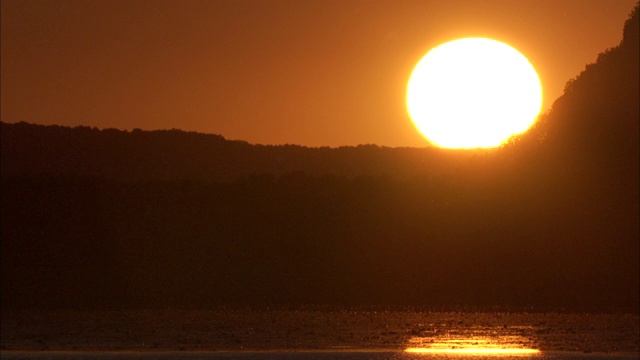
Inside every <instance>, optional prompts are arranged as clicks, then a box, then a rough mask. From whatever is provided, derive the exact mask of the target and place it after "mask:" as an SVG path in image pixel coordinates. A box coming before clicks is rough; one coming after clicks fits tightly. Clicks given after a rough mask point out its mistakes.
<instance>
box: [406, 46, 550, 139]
mask: <svg viewBox="0 0 640 360" xmlns="http://www.w3.org/2000/svg"><path fill="white" fill-rule="evenodd" d="M541 105H542V87H541V85H540V79H539V78H538V74H537V73H536V70H535V69H534V68H533V66H532V65H531V63H530V62H529V60H527V58H526V57H525V56H524V55H522V54H521V53H520V52H518V51H517V50H516V49H514V48H512V47H511V46H509V45H507V44H505V43H502V42H499V41H496V40H492V39H486V38H465V39H458V40H454V41H450V42H447V43H444V44H442V45H439V46H437V47H435V48H433V49H432V50H431V51H429V52H428V53H427V54H426V55H425V56H424V57H423V58H422V59H421V60H420V61H419V62H418V64H417V65H416V67H415V68H414V69H413V72H412V74H411V78H410V79H409V84H408V85H407V110H408V112H409V115H410V116H411V119H412V120H413V123H414V124H415V126H416V127H417V128H418V130H419V131H420V132H421V133H422V135H423V136H424V137H425V138H426V139H427V140H429V141H430V142H431V143H433V144H434V145H436V146H438V147H444V148H458V149H472V148H491V147H497V146H500V145H501V144H503V143H505V142H506V141H507V140H508V139H509V138H510V137H512V136H513V135H516V134H520V133H523V132H525V131H526V130H527V129H529V127H531V125H532V124H533V123H534V122H535V120H536V118H537V116H538V114H539V113H540V107H541Z"/></svg>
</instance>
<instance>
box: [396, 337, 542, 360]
mask: <svg viewBox="0 0 640 360" xmlns="http://www.w3.org/2000/svg"><path fill="white" fill-rule="evenodd" d="M528 342H530V341H529V340H528V339H526V338H523V337H521V336H516V335H509V336H500V335H493V336H468V337H460V336H456V335H449V334H447V335H442V336H438V337H413V338H411V339H410V340H409V343H408V347H407V348H406V349H405V352H409V353H418V354H442V355H445V354H451V355H492V356H498V355H509V356H514V355H535V354H539V353H540V350H538V349H534V348H530V347H527V346H526V344H527V343H528Z"/></svg>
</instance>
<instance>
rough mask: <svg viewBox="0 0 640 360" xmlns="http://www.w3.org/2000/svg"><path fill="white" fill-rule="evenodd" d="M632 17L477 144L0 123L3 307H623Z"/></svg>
mask: <svg viewBox="0 0 640 360" xmlns="http://www.w3.org/2000/svg"><path fill="white" fill-rule="evenodd" d="M638 28H639V26H638V7H637V6H636V8H635V9H634V11H633V12H632V14H631V16H630V18H629V20H628V21H627V22H626V23H625V27H624V31H623V40H622V41H621V43H620V45H619V46H617V47H615V48H612V49H609V50H607V51H605V52H603V53H602V54H601V55H600V56H599V57H598V60H597V61H596V62H595V63H594V64H590V65H587V66H586V68H585V70H584V71H583V72H582V73H581V74H580V75H578V76H577V77H576V78H575V79H573V80H571V81H569V82H568V83H567V88H566V91H565V94H564V95H563V96H562V97H560V98H559V99H558V100H557V101H556V102H555V103H554V105H553V108H552V110H551V111H550V112H549V113H548V114H545V115H543V116H541V118H540V120H539V121H538V123H537V124H536V126H535V127H534V128H533V129H531V130H530V131H529V132H527V133H526V134H524V135H523V136H521V137H520V138H519V139H514V141H513V142H512V143H510V144H508V145H506V146H504V147H503V148H501V149H497V150H492V151H444V150H437V149H432V148H425V149H411V148H385V147H379V146H375V145H363V146H358V147H343V148H306V147H302V146H295V145H284V146H263V145H253V144H248V143H246V142H242V141H230V140H226V139H224V138H223V137H221V136H218V135H204V134H197V133H187V132H182V131H179V130H166V131H141V130H135V131H130V132H129V131H120V130H115V129H108V130H98V129H93V128H87V127H77V128H65V127H60V126H40V125H33V124H28V123H17V124H9V123H2V125H1V126H2V127H1V129H0V136H1V143H0V145H1V150H2V153H1V162H0V166H1V170H2V184H1V186H2V188H1V190H2V192H1V202H2V204H1V206H2V208H1V216H2V229H1V230H2V234H1V241H2V249H1V250H2V254H1V256H2V264H1V266H2V282H1V286H2V289H1V290H2V291H1V296H2V306H3V307H4V306H9V307H88V308H94V307H116V308H119V307H168V306H171V307H205V308H206V307H211V306H219V305H226V306H229V305H257V306H266V305H274V304H277V305H300V304H334V305H411V306H425V307H438V306H453V305H461V306H514V307H520V308H523V307H526V308H533V309H541V310H548V309H568V310H606V311H634V312H637V311H638V305H639V301H640V300H639V295H638V292H639V290H640V288H639V283H640V281H639V277H640V276H639V272H638V268H639V266H640V262H639V257H640V255H639V253H640V251H639V246H638V244H639V240H640V239H639V224H638V218H639V213H638V206H639V191H638V182H639V181H638V180H639V179H638V173H639V167H638V153H639V152H640V146H639V144H638V139H639V138H640V133H639V131H638V124H639V123H640V120H639V115H638V109H639V105H638V99H639V96H638V88H639V81H638V79H639V76H638V63H639V61H638V31H639V30H638Z"/></svg>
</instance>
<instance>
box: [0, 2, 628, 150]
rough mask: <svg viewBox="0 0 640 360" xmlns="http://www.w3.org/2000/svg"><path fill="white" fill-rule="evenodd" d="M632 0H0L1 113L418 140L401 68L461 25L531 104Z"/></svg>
mask: <svg viewBox="0 0 640 360" xmlns="http://www.w3.org/2000/svg"><path fill="white" fill-rule="evenodd" d="M635 3H636V0H500V1H497V0H473V1H472V0H469V1H455V0H439V1H435V0H434V1H429V0H412V1H409V0H368V1H365V0H304V1H302V0H264V1H263V0H237V1H231V0H175V1H169V0H91V1H86V0H64V1H60V0H46V1H45V0H28V1H26V0H25V1H19V0H3V1H2V2H1V4H2V5H1V6H2V8H1V15H2V23H1V26H2V29H1V30H2V31H1V36H2V52H1V66H2V74H1V75H2V76H1V81H2V83H1V84H2V89H1V90H2V91H1V98H2V99H1V100H2V103H1V107H0V109H1V117H2V121H5V122H18V121H27V122H31V123H38V124H59V125H69V126H76V125H86V126H96V127H99V128H110V127H114V128H118V129H132V128H141V129H145V130H153V129H170V128H177V129H183V130H190V131H198V132H206V133H216V134H220V135H223V136H224V137H226V138H228V139H240V140H246V141H249V142H251V143H260V144H285V143H289V144H300V145H306V146H341V145H357V144H378V145H384V146H394V147H395V146H417V147H423V146H427V145H428V143H427V142H426V141H425V140H424V139H423V138H422V137H421V136H420V135H419V133H418V132H417V130H415V128H414V126H413V124H412V123H411V121H410V119H409V117H408V115H407V112H406V109H405V90H406V85H407V81H408V78H409V75H410V74H411V70H412V69H413V66H414V65H415V64H416V63H417V61H418V60H420V58H421V57H422V56H423V55H424V54H425V53H426V52H427V51H428V50H429V49H430V48H432V47H434V46H436V45H438V44H440V43H442V42H444V41H448V40H452V39H455V38H458V37H470V36H486V37H492V38H494V39H497V40H500V41H504V42H507V43H509V44H510V45H512V46H513V47H515V48H516V49H518V50H520V51H521V52H522V53H523V54H524V55H525V56H527V57H528V58H529V60H530V61H531V63H532V64H533V65H534V66H535V67H536V69H537V70H538V73H539V75H540V78H541V81H542V85H543V90H544V92H545V93H544V103H543V109H544V110H543V111H545V110H547V109H548V108H549V107H550V106H551V104H552V103H553V100H555V99H556V98H557V97H558V96H559V95H560V94H561V92H562V89H563V87H564V84H565V83H566V81H567V80H569V79H570V78H572V77H575V76H576V75H577V74H579V73H580V72H581V71H582V70H583V69H584V66H585V65H586V64H587V63H591V62H594V61H595V59H596V57H597V55H598V53H600V52H602V51H603V50H605V49H606V48H609V47H612V46H615V45H617V44H618V43H619V42H620V40H621V38H622V26H623V24H624V21H625V20H626V19H627V17H628V14H629V13H630V11H631V10H632V8H633V6H634V4H635Z"/></svg>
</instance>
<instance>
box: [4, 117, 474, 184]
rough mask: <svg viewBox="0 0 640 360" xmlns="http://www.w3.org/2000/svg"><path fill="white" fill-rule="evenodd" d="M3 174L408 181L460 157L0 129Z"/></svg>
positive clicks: (166, 133)
mask: <svg viewBox="0 0 640 360" xmlns="http://www.w3.org/2000/svg"><path fill="white" fill-rule="evenodd" d="M0 135H1V137H2V138H1V140H2V141H1V143H0V144H1V146H2V158H1V160H2V161H1V163H0V166H1V170H2V174H3V176H20V175H37V174H51V175H62V174H75V175H82V176H90V177H102V178H107V179H114V180H123V181H158V180H179V179H191V180H204V181H232V180H236V179H238V178H240V177H243V176H248V175H255V174H271V175H275V176H280V175H282V174H286V173H291V172H297V171H299V172H304V173H306V174H308V175H323V174H332V175H336V176H347V177H355V176H392V177H399V178H402V177H411V176H415V175H418V174H425V173H428V174H432V173H434V171H436V170H435V169H438V170H437V171H453V170H454V169H455V168H456V167H458V166H459V165H460V164H461V163H463V162H464V161H465V159H464V158H463V157H461V156H453V155H455V152H452V151H441V150H435V149H413V148H383V147H379V146H376V145H360V146H357V147H349V146H346V147H340V148H307V147H303V146H297V145H281V146H265V145H252V144H249V143H246V142H243V141H232V140H226V139H224V138H223V137H222V136H219V135H205V134H199V133H194V132H183V131H180V130H160V131H141V130H134V131H131V132H128V131H120V130H115V129H107V130H98V129H96V128H89V127H82V126H81V127H76V128H69V127H61V126H42V125H33V124H28V123H17V124H8V123H1V131H0Z"/></svg>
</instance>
